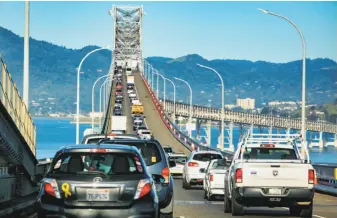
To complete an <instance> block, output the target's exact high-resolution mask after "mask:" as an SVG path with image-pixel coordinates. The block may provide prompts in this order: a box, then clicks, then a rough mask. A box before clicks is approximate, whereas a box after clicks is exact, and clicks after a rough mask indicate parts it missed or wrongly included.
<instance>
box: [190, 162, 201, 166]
mask: <svg viewBox="0 0 337 218" xmlns="http://www.w3.org/2000/svg"><path fill="white" fill-rule="evenodd" d="M187 166H189V167H198V166H199V164H198V163H196V162H188V165H187Z"/></svg>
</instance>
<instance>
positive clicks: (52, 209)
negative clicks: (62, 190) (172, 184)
mask: <svg viewBox="0 0 337 218" xmlns="http://www.w3.org/2000/svg"><path fill="white" fill-rule="evenodd" d="M158 211H159V210H158V206H157V205H156V206H155V207H153V206H152V205H146V206H144V205H141V204H140V205H135V206H133V207H132V208H127V209H125V208H123V209H121V208H114V209H102V208H95V209H89V208H65V207H60V206H56V205H48V204H44V205H39V206H38V213H40V214H42V215H43V216H44V217H62V218H63V217H67V218H69V217H81V218H91V217H102V218H105V217H112V218H120V217H128V218H138V217H149V218H150V217H157V216H158Z"/></svg>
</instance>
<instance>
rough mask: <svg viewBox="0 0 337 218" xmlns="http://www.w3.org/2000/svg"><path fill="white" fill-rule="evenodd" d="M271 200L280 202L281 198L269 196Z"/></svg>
mask: <svg viewBox="0 0 337 218" xmlns="http://www.w3.org/2000/svg"><path fill="white" fill-rule="evenodd" d="M269 201H272V202H280V201H281V198H269Z"/></svg>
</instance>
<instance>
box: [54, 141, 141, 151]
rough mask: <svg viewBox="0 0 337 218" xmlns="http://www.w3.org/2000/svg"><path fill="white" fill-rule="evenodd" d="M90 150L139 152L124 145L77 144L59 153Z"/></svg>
mask: <svg viewBox="0 0 337 218" xmlns="http://www.w3.org/2000/svg"><path fill="white" fill-rule="evenodd" d="M87 149H88V150H90V149H111V150H119V151H125V152H137V153H138V149H137V148H136V147H134V146H129V145H123V144H104V143H103V144H100V145H96V144H77V145H67V146H63V147H61V148H60V149H59V150H58V152H60V151H72V150H87Z"/></svg>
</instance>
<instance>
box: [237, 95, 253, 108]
mask: <svg viewBox="0 0 337 218" xmlns="http://www.w3.org/2000/svg"><path fill="white" fill-rule="evenodd" d="M236 106H238V107H241V108H242V109H244V110H248V109H254V108H255V99H253V98H245V99H240V98H237V99H236Z"/></svg>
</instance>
